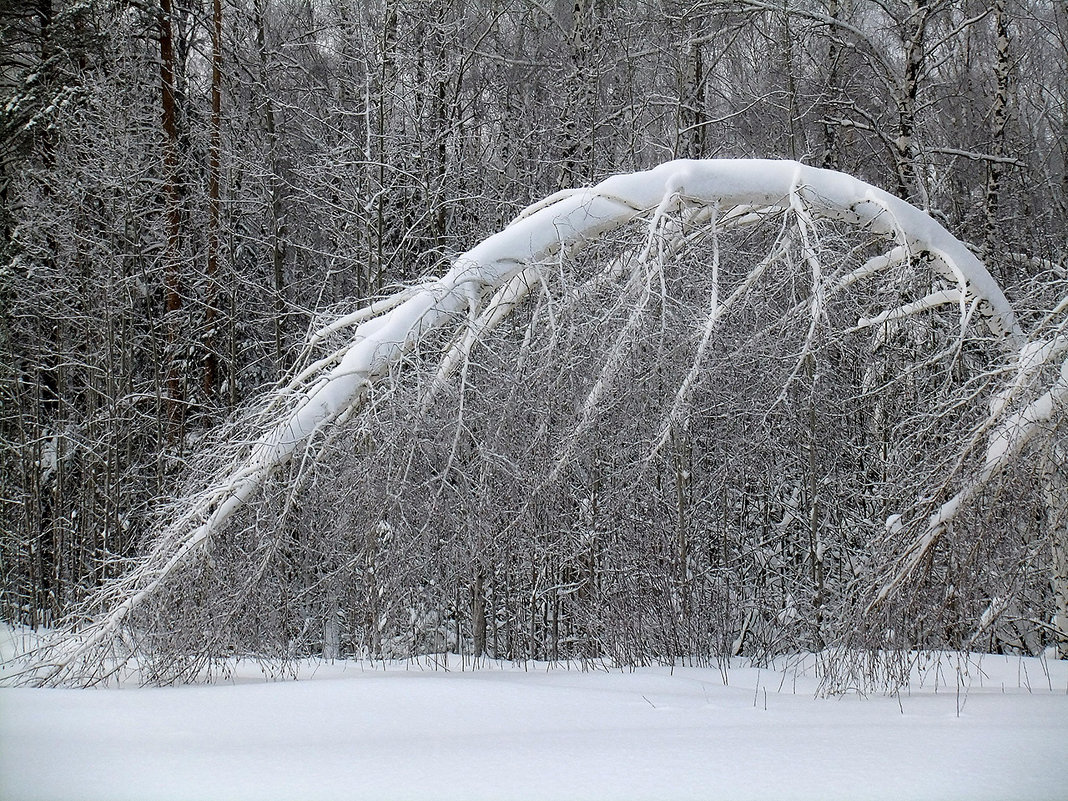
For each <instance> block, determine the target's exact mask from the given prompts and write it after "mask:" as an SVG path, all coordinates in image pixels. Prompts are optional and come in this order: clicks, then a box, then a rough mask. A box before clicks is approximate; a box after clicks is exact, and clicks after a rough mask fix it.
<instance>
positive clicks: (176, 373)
mask: <svg viewBox="0 0 1068 801" xmlns="http://www.w3.org/2000/svg"><path fill="white" fill-rule="evenodd" d="M160 9H161V11H162V15H161V17H160V22H159V54H160V61H159V71H160V87H161V92H162V103H163V172H164V174H163V191H164V196H165V203H166V223H167V243H166V249H165V251H164V255H163V283H164V304H163V308H164V315H165V321H166V330H167V356H166V360H167V365H166V385H167V422H168V437H169V438H170V439H171V440H172V441H174V440H177V439H180V437H181V431H182V425H183V422H184V417H185V390H184V386H183V381H182V369H181V357H180V355H179V353H178V349H179V347H178V345H179V343H178V340H179V337H178V333H179V329H180V322H179V315H180V313H181V309H182V276H181V252H180V249H181V233H182V208H181V202H182V200H181V191H180V189H179V187H178V180H179V179H178V114H177V108H176V103H175V95H174V93H175V82H174V76H175V61H174V33H173V25H172V4H171V0H161V2H160Z"/></svg>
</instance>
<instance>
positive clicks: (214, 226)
mask: <svg viewBox="0 0 1068 801" xmlns="http://www.w3.org/2000/svg"><path fill="white" fill-rule="evenodd" d="M221 149H222V0H212V28H211V141H210V143H209V146H208V265H207V272H206V274H205V276H204V278H205V282H206V285H207V286H206V289H205V297H204V373H203V376H202V379H203V388H204V394H205V395H206V396H208V397H211V396H212V395H213V394H214V393H215V384H216V383H217V380H218V373H219V358H218V356H217V355H216V353H215V340H216V336H215V325H216V319H215V318H216V309H215V304H216V302H217V294H218V293H217V290H216V284H217V282H218V275H219V227H220V225H219V223H220V220H219V211H220V209H219V206H220V202H219V194H220V193H219V183H220V180H219V172H220V165H219V151H220V150H221Z"/></svg>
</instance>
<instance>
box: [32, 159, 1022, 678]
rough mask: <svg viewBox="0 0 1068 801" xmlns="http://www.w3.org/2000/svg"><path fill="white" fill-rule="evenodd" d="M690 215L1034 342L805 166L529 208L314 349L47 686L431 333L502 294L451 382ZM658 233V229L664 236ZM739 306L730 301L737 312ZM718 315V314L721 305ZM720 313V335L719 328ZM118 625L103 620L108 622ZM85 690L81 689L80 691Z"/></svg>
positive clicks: (832, 180) (762, 165) (610, 185)
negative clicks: (791, 213) (586, 262)
mask: <svg viewBox="0 0 1068 801" xmlns="http://www.w3.org/2000/svg"><path fill="white" fill-rule="evenodd" d="M680 201H686V202H687V203H688V204H692V205H695V206H701V205H704V206H706V207H709V208H713V209H718V210H722V215H721V217H720V219H721V220H728V219H732V215H734V214H735V212H736V210H737V209H742V213H743V216H744V215H748V214H751V213H752V211H753V210H756V209H759V210H761V211H767V210H772V211H774V210H780V211H785V210H789V209H791V208H794V209H797V208H802V207H803V208H804V210H805V212H806V214H810V215H812V216H813V217H821V218H824V219H834V220H841V221H844V222H847V223H850V224H852V225H855V226H860V227H862V228H864V229H867V230H870V231H871V232H872V233H874V234H877V235H881V236H885V237H888V238H889V239H891V240H893V241H894V243H895V245H896V248H895V249H894V250H893V251H891V254H892V256H891V257H890V258H887V259H885V260H883V261H881V262H879V263H877V264H875V263H873V264H871V265H869V266H868V269H870V270H872V271H874V270H876V269H878V268H879V267H884V266H887V265H890V264H892V263H894V262H895V261H897V260H898V259H899V258H901V254H902V252H903V251H904V252H905V253H912V254H919V253H925V252H926V253H931V254H935V255H936V257H935V258H932V259H931V260H930V261H931V264H932V266H933V267H934V268H935V269H939V270H941V271H942V272H943V273H945V274H946V277H947V278H949V280H951V281H952V282H953V283H954V285H957V286H959V287H960V290H961V292H962V297H963V296H964V295H967V296H968V297H969V298H971V299H974V300H976V301H978V302H979V303H980V307H981V309H982V311H983V312H984V313H985V315H986V318H987V321H988V323H989V325H990V327H991V329H992V330H993V331H995V332H996V333H998V334H999V335H1003V336H1004V338H1005V340H1006V342H1007V344H1008V346H1009V347H1010V348H1013V349H1018V348H1019V347H1020V346H1021V345H1022V343H1023V336H1022V334H1021V331H1020V328H1019V326H1018V324H1017V322H1016V319H1015V316H1014V314H1013V311H1012V309H1011V307H1010V306H1009V303H1008V301H1007V300H1006V299H1005V296H1004V295H1003V294H1002V292H1001V290H1000V289H999V287H998V286H997V284H996V283H995V282H994V280H993V278H991V276H990V274H989V273H988V272H987V271H986V269H985V268H984V267H983V265H982V264H981V263H980V262H979V261H978V260H977V259H976V258H975V256H974V255H972V253H971V252H970V251H969V250H968V249H967V248H966V247H965V246H964V245H963V244H962V243H961V242H959V241H958V240H957V239H955V238H954V237H953V236H952V235H951V234H950V233H949V232H948V231H946V229H945V228H943V227H942V226H941V225H939V224H938V223H937V222H936V221H935V220H933V219H932V218H931V217H929V216H928V215H926V214H925V213H923V212H922V211H920V210H919V209H917V208H915V207H913V206H911V205H909V204H908V203H906V202H905V201H903V200H900V199H898V198H896V197H894V196H892V195H890V194H888V193H886V192H884V191H882V190H880V189H877V188H875V187H873V186H870V185H869V184H866V183H864V182H862V181H859V180H857V179H855V178H852V177H849V176H847V175H843V174H841V173H837V172H833V171H829V170H822V169H815V168H812V167H806V166H803V165H801V164H798V163H796V162H792V161H768V160H711V161H673V162H668V163H666V164H662V165H660V166H659V167H657V168H655V169H652V170H649V171H646V172H639V173H633V174H627V175H618V176H614V177H612V178H609V179H607V180H605V181H603V182H601V183H600V184H598V185H596V186H593V187H589V188H584V189H575V190H568V191H565V192H560V193H557V194H556V195H553V196H551V197H549V198H546V199H545V200H543V201H540V202H539V203H536V204H534V205H533V206H531V207H529V208H528V209H527V210H526V211H524V212H523V213H521V214H520V215H519V216H518V217H517V218H516V219H515V220H514V221H513V222H512V223H511V224H510V225H509V226H508V227H507V228H505V229H504V230H503V231H500V232H499V233H496V234H494V235H493V236H490V237H489V238H488V239H486V240H484V241H483V242H481V243H480V244H478V245H476V246H475V247H474V248H472V249H471V250H469V251H467V252H466V253H464V254H462V255H461V256H459V257H457V258H456V259H455V260H454V262H453V264H452V267H451V269H450V270H449V271H448V272H447V273H446V274H445V275H443V276H442V277H440V278H439V279H437V280H434V281H430V282H426V283H423V284H419V285H416V286H413V287H408V288H406V289H404V290H402V291H401V292H400V293H398V294H397V295H394V296H393V297H392V298H387V299H385V300H383V301H379V302H378V303H376V304H374V305H372V306H370V307H368V308H367V309H361V310H358V311H355V312H353V313H351V314H348V315H345V316H343V317H341V318H339V319H338V320H336V321H335V322H333V323H331V324H329V325H327V326H325V327H324V328H323V329H321V330H320V331H318V332H316V333H315V334H314V335H313V337H312V339H313V342H312V343H311V344H314V343H317V342H320V341H322V340H323V339H325V338H326V337H328V336H332V335H336V334H338V333H339V332H341V331H343V330H348V329H353V326H355V328H354V329H353V330H352V333H351V337H350V341H349V342H348V343H347V344H345V345H344V346H343V347H341V348H339V349H338V350H337V351H335V352H334V353H333V354H330V355H328V356H326V357H324V358H322V359H320V360H319V361H317V362H315V363H314V364H313V365H312V367H310V368H306V369H305V370H304V371H303V372H302V373H301V374H300V375H298V376H296V377H294V379H293V380H292V381H291V382H290V383H289V384H288V385H286V386H285V387H282V388H280V389H279V390H277V397H276V398H274V399H273V400H272V401H271V402H270V403H269V404H268V405H267V407H266V408H267V410H268V411H267V413H266V414H265V415H264V416H263V421H262V433H261V435H260V436H259V438H258V439H257V440H256V441H255V442H254V444H253V445H252V447H251V449H250V450H249V452H248V455H247V457H246V459H245V460H244V462H243V463H239V464H237V465H235V466H234V467H233V468H232V469H231V470H230V471H229V472H227V473H224V474H222V475H219V476H218V477H217V478H216V479H215V480H214V481H213V482H212V483H211V484H210V485H209V486H207V487H206V488H205V489H204V490H202V491H201V492H199V493H198V494H197V495H195V496H193V497H191V498H189V499H187V503H188V505H187V507H186V510H185V512H184V513H183V514H182V515H181V516H180V519H178V520H176V521H174V522H173V523H171V524H170V525H168V526H167V527H166V528H165V529H163V530H162V531H161V532H160V534H159V536H158V538H157V544H156V546H155V548H154V549H153V551H152V552H151V553H149V554H148V555H146V556H145V557H144V558H143V559H142V560H141V561H140V562H138V563H137V564H136V565H135V566H134V567H133V568H132V570H131V571H130V572H129V573H128V574H127V575H125V576H124V577H122V578H120V579H119V580H118V582H119V583H118V584H117V585H114V586H106V587H105V588H104V589H103V590H101V593H100V595H98V596H97V598H96V599H95V601H94V605H93V606H91V607H89V608H91V609H96V610H97V612H96V613H95V616H94V617H93V619H92V620H91V621H90V622H89V623H88V625H85V626H83V627H82V628H81V629H80V631H79V633H78V634H77V635H76V636H73V635H72V636H68V637H66V638H65V639H64V640H63V641H62V644H63V653H62V654H59V653H53V654H52V655H51V659H50V661H49V665H50V668H49V669H47V670H45V671H44V676H43V679H40V680H43V681H53V682H56V681H64V680H71V678H72V676H74V673H75V672H76V671H77V670H78V668H77V667H76V665H77V664H78V663H79V662H82V661H85V660H88V659H90V656H89V655H90V654H91V653H94V649H97V650H99V649H100V648H102V647H107V643H108V641H109V638H111V639H114V637H115V636H116V635H117V634H118V633H119V632H120V630H121V628H122V626H123V624H124V622H125V621H126V620H127V618H128V616H129V615H130V613H131V612H132V611H133V610H134V609H135V608H136V607H137V606H138V604H140V603H141V602H142V601H143V600H144V599H145V598H146V597H148V596H149V595H151V594H152V593H153V592H155V591H156V590H157V589H158V588H159V587H160V586H161V584H162V583H163V582H164V580H165V579H166V578H167V577H168V576H169V575H170V574H172V573H173V572H174V571H175V570H177V569H178V568H180V567H181V566H182V565H183V564H185V563H187V562H189V560H190V559H191V558H193V557H194V556H195V555H196V554H198V553H204V552H206V551H210V544H211V540H212V537H213V536H215V535H216V534H218V533H219V532H221V531H222V530H223V529H224V527H225V526H226V525H227V523H228V522H229V521H230V519H231V518H232V516H233V515H234V513H235V512H236V511H237V510H238V509H239V508H241V506H242V505H243V504H244V503H245V502H246V501H247V500H249V499H250V498H251V497H252V496H253V495H254V494H255V493H256V492H257V490H258V489H259V488H260V487H261V486H262V485H263V483H264V482H265V481H266V479H267V478H268V477H269V476H270V475H271V474H272V473H274V472H275V471H276V470H277V469H278V468H279V467H281V466H282V465H284V464H286V463H287V462H289V460H290V459H291V458H292V457H293V456H294V454H295V453H296V452H298V451H300V450H302V449H304V448H305V447H306V446H307V445H308V444H309V443H310V442H311V440H312V439H313V437H314V435H315V434H316V432H319V431H321V430H324V429H327V428H329V427H331V426H333V425H335V424H336V423H338V422H339V421H340V420H343V419H345V418H346V417H347V416H348V415H349V414H351V412H352V410H353V409H354V408H355V407H356V406H357V405H358V404H360V403H361V401H362V400H363V398H364V396H365V393H366V390H367V389H368V388H369V387H370V386H372V385H373V384H374V383H375V382H376V381H377V380H379V379H380V378H382V377H383V376H384V375H386V374H387V373H388V371H389V370H390V369H391V367H392V366H393V365H394V364H396V363H397V362H398V361H399V360H400V359H401V357H402V356H403V354H405V353H406V352H407V351H408V350H409V349H410V348H412V347H413V346H414V345H415V344H416V343H417V342H418V341H419V340H420V339H421V338H422V337H423V336H425V335H426V334H427V333H428V332H430V331H432V330H434V329H437V328H440V327H443V326H447V325H452V326H455V325H458V324H461V323H463V322H465V321H466V322H467V323H468V324H470V321H471V317H472V313H476V314H477V311H475V312H473V310H477V309H481V308H483V304H484V303H485V302H486V301H487V300H488V299H490V298H494V297H495V295H496V293H498V292H499V291H501V290H502V288H504V287H509V288H508V289H505V290H504V291H503V293H502V294H500V295H496V297H495V299H494V300H491V301H490V305H489V307H488V308H486V312H485V314H484V315H483V316H482V317H481V318H479V319H478V320H477V321H476V322H475V324H474V327H473V328H472V330H471V332H470V333H469V334H468V335H467V336H464V335H461V337H460V338H459V339H458V340H455V343H456V344H455V345H454V347H453V349H452V350H451V351H450V352H449V354H448V356H447V357H446V362H445V363H444V364H443V365H442V371H441V375H442V376H447V375H448V374H449V373H450V372H451V371H452V369H453V368H454V366H455V364H454V363H455V362H456V361H457V360H458V359H462V358H463V357H464V355H465V354H466V353H467V351H468V350H469V348H470V346H471V342H472V339H473V338H474V337H475V336H477V335H478V333H479V332H480V331H484V330H487V329H490V328H492V327H493V326H494V325H496V324H497V322H499V320H500V318H501V317H502V316H503V315H504V314H506V313H507V312H508V311H509V310H510V309H511V308H512V307H513V306H514V305H515V303H517V302H518V301H519V300H520V299H521V298H522V296H523V295H524V294H525V291H526V287H527V285H528V280H529V278H530V277H531V276H530V275H528V276H526V278H524V279H519V280H516V282H515V283H514V284H511V285H509V282H512V281H513V279H516V277H517V276H519V275H520V274H521V273H523V272H524V271H526V270H528V269H529V268H531V267H532V266H533V265H536V264H537V263H538V262H540V261H541V260H544V259H545V258H546V257H548V256H550V255H552V254H553V253H555V252H557V251H558V250H560V249H561V248H565V247H567V248H573V247H576V246H581V244H582V243H583V242H587V241H591V240H593V239H595V238H596V237H598V236H599V235H601V234H604V233H605V232H607V231H610V230H612V229H615V228H618V227H619V226H621V225H624V224H626V223H628V222H630V221H632V220H634V219H635V218H637V217H639V216H643V215H649V214H650V213H652V212H654V211H656V212H657V214H662V213H663V212H664V211H665V210H666V209H668V208H669V207H671V206H672V204H674V203H676V202H680ZM656 224H657V217H655V216H654V218H653V221H652V223H651V225H653V226H655V225H656ZM728 302H729V299H728ZM716 305H718V302H717V304H716ZM717 316H718V315H717V313H716V311H715V309H714V310H713V312H712V314H711V321H710V323H709V324H710V325H714V324H715V318H716V317H717ZM102 609H103V610H105V611H100V610H102ZM73 680H79V679H78V678H76V677H75V678H74V679H73Z"/></svg>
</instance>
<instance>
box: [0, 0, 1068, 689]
mask: <svg viewBox="0 0 1068 801" xmlns="http://www.w3.org/2000/svg"><path fill="white" fill-rule="evenodd" d="M0 90H2V92H3V95H2V97H0V153H2V156H0V170H2V172H0V309H2V314H0V617H2V618H3V619H4V620H5V621H8V622H10V623H12V624H20V625H28V626H33V627H37V626H45V627H48V628H50V629H51V628H54V629H56V630H57V631H58V635H57V637H56V639H55V640H54V641H53V644H52V645H50V646H47V647H46V648H45V650H44V651H42V652H41V656H40V659H39V661H38V662H37V664H35V665H34V666H32V672H31V674H29V675H30V676H31V678H33V679H34V680H37V681H41V682H46V683H48V682H51V683H73V684H86V683H92V682H95V681H100V680H102V679H105V678H107V677H109V675H110V673H111V671H112V670H115V669H117V668H119V667H121V666H122V665H123V664H125V663H126V661H127V660H131V663H132V664H136V665H137V667H138V668H139V670H140V671H141V672H140V674H139V675H140V677H141V678H142V679H143V680H145V681H150V682H152V681H154V682H162V683H171V682H176V681H185V680H190V679H194V678H198V677H202V676H204V675H218V673H219V672H220V671H221V672H225V671H226V670H228V669H229V668H228V666H230V665H232V664H233V662H232V661H231V660H232V659H233V658H235V657H238V658H254V659H258V660H261V662H262V663H263V664H264V665H267V666H269V669H270V670H275V669H276V670H277V671H279V672H281V673H285V671H286V665H287V664H289V661H290V660H294V659H296V658H301V659H303V658H307V657H323V658H326V659H334V658H338V657H359V658H371V659H402V658H408V657H413V656H420V655H423V656H425V655H428V654H440V653H455V654H461V655H465V656H468V657H491V658H494V659H502V660H517V661H518V660H528V659H530V660H547V661H556V660H578V661H580V662H587V663H589V664H593V663H598V664H600V663H601V662H600V661H601V660H610V661H611V663H612V664H616V665H626V666H644V665H656V664H675V663H677V662H678V661H679V660H687V664H690V665H698V666H707V665H713V664H717V663H719V662H721V661H722V660H728V659H729V658H731V657H734V656H741V657H746V658H748V659H750V660H753V664H761V663H768V664H771V662H772V660H774V659H776V658H778V657H781V656H782V655H785V654H796V653H799V652H807V653H830V654H836V655H837V656H836V657H835V658H833V659H832V658H828V659H827V660H825V661H821V665H822V668H821V669H822V670H823V671H824V674H823V679H824V682H825V683H824V687H825V688H827V689H843V688H847V687H855V686H860V685H863V686H865V687H867V686H869V685H871V684H884V685H891V686H892V685H894V684H896V683H897V682H899V681H904V680H905V678H906V677H907V676H908V674H909V670H910V669H911V667H912V665H911V663H910V661H909V659H908V658H907V657H905V656H902V655H906V654H915V653H918V651H919V649H944V650H953V651H961V650H964V651H978V652H988V653H999V654H1012V655H1017V656H1038V655H1041V654H1043V653H1045V654H1048V655H1054V656H1058V655H1059V656H1060V657H1062V658H1068V511H1066V507H1068V421H1066V408H1065V406H1066V400H1068V360H1066V358H1068V173H1066V170H1065V162H1066V159H1068V8H1066V6H1065V4H1064V3H1063V2H1060V1H1059V0H883V1H882V2H869V1H868V0H773V1H771V0H769V1H768V2H764V1H763V0H704V1H703V2H700V1H695V2H690V3H687V2H679V3H676V2H657V3H652V2H611V1H610V0H573V2H572V0H567V1H566V2H547V1H546V2H540V1H539V0H486V1H485V2H474V1H473V0H442V1H441V2H423V1H422V0H419V1H412V2H410V1H409V0H377V2H363V1H362V0H160V2H159V4H158V5H157V4H156V3H155V2H121V1H119V0H37V1H36V2H34V3H15V4H7V5H5V6H3V8H2V9H0ZM803 165H804V166H803ZM887 655H890V656H889V658H886V657H887Z"/></svg>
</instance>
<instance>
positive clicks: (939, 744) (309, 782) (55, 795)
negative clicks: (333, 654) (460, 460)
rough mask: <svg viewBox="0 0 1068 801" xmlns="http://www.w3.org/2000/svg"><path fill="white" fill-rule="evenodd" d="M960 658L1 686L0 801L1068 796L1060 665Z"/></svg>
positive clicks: (246, 674)
mask: <svg viewBox="0 0 1068 801" xmlns="http://www.w3.org/2000/svg"><path fill="white" fill-rule="evenodd" d="M0 636H2V637H4V638H6V639H7V643H4V644H3V645H4V646H6V647H4V648H3V649H2V650H4V651H6V655H9V654H10V648H11V645H12V643H11V640H12V635H11V634H10V631H9V630H5V631H4V632H3V634H2V635H0ZM810 661H811V660H810ZM958 664H960V659H959V657H957V656H955V655H951V656H945V657H943V659H942V661H941V670H939V669H937V668H935V667H931V668H930V669H929V670H928V671H927V672H926V674H925V675H924V676H922V677H917V680H916V681H915V682H914V683H913V685H912V686H911V687H910V688H909V690H908V691H907V692H905V693H902V695H901V696H900V698H895V697H885V696H869V697H867V698H863V697H860V696H858V695H846V696H842V697H836V698H830V699H820V698H815V697H814V692H815V689H816V685H817V682H816V679H815V678H814V677H813V675H812V672H811V670H810V669H809V670H808V671H804V670H801V669H799V668H798V667H796V666H793V667H785V666H784V667H783V669H781V670H768V669H763V670H758V669H756V668H750V667H745V666H744V665H743V663H741V662H738V663H737V666H735V667H732V668H731V669H729V670H728V671H727V672H726V677H727V683H726V684H725V683H724V676H723V674H722V673H721V672H720V671H719V670H716V669H714V668H712V669H697V668H680V667H676V668H675V669H674V670H671V669H669V668H646V669H639V670H636V671H633V672H629V671H625V672H621V671H618V670H615V671H596V672H581V671H577V670H574V669H572V670H568V669H566V668H564V667H559V666H557V667H555V668H553V669H551V670H550V669H547V668H546V666H545V665H540V666H537V667H535V666H529V665H528V666H527V667H526V668H524V667H523V666H513V665H511V664H504V665H498V664H496V663H492V664H490V665H483V666H482V667H480V668H478V669H474V670H473V669H471V666H470V664H469V663H468V664H466V665H462V666H461V664H460V663H459V662H458V660H457V658H456V657H451V658H450V659H449V661H448V670H445V669H443V668H439V669H437V670H434V669H431V668H430V667H428V666H426V665H425V664H423V665H416V664H414V663H404V662H398V663H388V664H386V665H385V666H383V665H381V664H370V663H342V662H338V663H335V664H325V663H314V662H309V663H307V664H305V665H304V666H303V667H302V669H301V678H300V680H298V681H278V682H268V681H265V680H264V679H263V677H262V674H261V673H260V672H259V669H258V668H257V667H256V666H255V665H254V664H248V665H245V664H240V665H238V666H236V668H235V674H234V678H233V679H231V680H230V681H228V682H226V683H220V684H214V685H199V686H186V687H174V688H162V689H146V688H137V687H129V686H128V687H124V688H122V689H94V690H51V689H46V690H42V689H26V688H10V687H8V688H2V689H0V799H3V801H28V800H29V799H43V800H44V801H76V799H102V800H104V801H123V799H131V800H136V801H152V800H153V799H197V801H212V800H214V799H219V800H222V799H226V800H230V799H233V800H234V801H238V800H243V799H285V800H286V801H312V800H313V799H375V801H390V800H391V799H464V800H465V801H473V800H474V799H666V800H668V801H678V800H679V799H703V800H705V801H712V800H713V799H761V798H767V799H852V800H853V801H859V799H894V800H895V801H900V799H969V800H974V799H1025V798H1026V799H1029V801H1037V800H1038V799H1050V800H1051V801H1053V800H1054V799H1066V798H1068V663H1065V662H1057V661H1053V660H1041V659H1019V658H1015V657H993V656H985V657H982V658H979V657H976V658H975V659H974V660H973V661H972V662H971V663H970V664H969V665H968V667H967V675H961V674H959V673H958V671H957V666H958ZM5 667H6V670H4V671H3V672H9V671H10V670H11V667H12V666H11V665H10V664H8V665H6V666H5ZM461 667H463V669H462V670H461V669H460V668H461ZM958 678H959V681H958Z"/></svg>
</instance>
